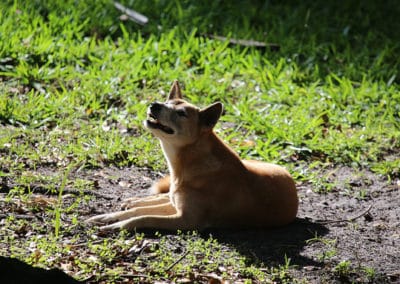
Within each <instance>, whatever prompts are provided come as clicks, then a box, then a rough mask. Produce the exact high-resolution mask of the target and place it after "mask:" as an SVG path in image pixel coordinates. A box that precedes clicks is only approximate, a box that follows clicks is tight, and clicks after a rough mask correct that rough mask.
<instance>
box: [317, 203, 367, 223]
mask: <svg viewBox="0 0 400 284" xmlns="http://www.w3.org/2000/svg"><path fill="white" fill-rule="evenodd" d="M371 209H372V204H371V205H370V206H368V208H367V209H366V210H365V211H363V212H362V213H360V214H358V215H357V216H355V217H352V218H349V219H342V220H326V221H324V220H316V221H317V222H318V223H320V224H332V223H343V222H349V223H350V222H353V221H354V220H357V219H358V218H361V217H362V216H365V215H367V214H368V212H369V211H371Z"/></svg>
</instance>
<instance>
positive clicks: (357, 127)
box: [0, 0, 400, 277]
mask: <svg viewBox="0 0 400 284" xmlns="http://www.w3.org/2000/svg"><path fill="white" fill-rule="evenodd" d="M293 2H294V1H293ZM124 3H125V4H126V5H127V6H129V7H132V8H134V9H137V10H138V11H140V12H142V13H144V14H145V15H147V16H149V19H150V22H149V24H148V25H147V26H144V27H141V26H138V25H136V24H134V23H132V22H130V21H123V20H121V19H120V18H119V16H120V13H119V12H118V11H117V10H116V9H114V7H113V5H112V2H111V1H106V0H102V1H64V2H59V1H39V0H37V1H3V2H2V3H1V4H0V8H1V10H2V13H1V14H0V38H1V40H0V177H4V178H10V179H11V178H12V179H13V180H14V181H15V182H16V183H17V184H19V185H20V186H21V187H25V186H27V187H29V186H30V185H31V184H32V183H35V181H36V180H37V179H40V180H41V183H43V182H44V183H45V184H48V186H49V188H51V187H53V188H54V187H55V186H54V185H58V186H59V185H60V184H61V183H62V182H61V180H62V173H63V172H64V171H65V170H66V169H67V167H68V166H69V165H70V164H72V163H77V164H78V166H77V167H81V168H91V167H106V166H109V165H116V166H128V165H137V166H141V167H142V166H146V167H150V168H152V169H157V170H163V171H164V170H165V169H166V164H165V162H164V160H163V157H162V155H161V151H160V149H159V145H158V143H157V141H155V139H154V138H153V137H151V136H150V135H149V134H148V133H147V132H146V131H145V130H144V129H143V127H142V120H143V119H144V118H145V112H146V108H147V105H148V104H149V103H150V102H153V101H155V100H164V99H165V92H166V91H167V90H168V89H169V85H170V84H171V82H172V81H173V80H174V79H176V78H177V79H179V80H180V82H182V84H183V86H184V92H185V95H186V97H187V98H188V99H189V100H190V101H192V102H193V103H195V104H199V105H201V106H205V105H207V104H210V103H212V102H214V101H216V100H219V101H222V102H223V103H224V105H225V109H226V113H225V115H224V116H223V117H222V119H221V123H220V124H218V125H217V129H216V130H217V131H218V133H219V134H220V135H221V136H222V137H223V138H224V140H226V141H227V142H229V143H230V144H231V145H232V146H233V148H234V149H235V150H236V151H238V152H239V153H240V155H241V156H242V157H243V158H252V159H261V160H267V161H272V162H276V163H279V164H283V165H285V166H286V167H288V168H289V169H290V170H291V172H292V173H293V175H294V176H295V177H296V179H297V180H298V181H306V182H311V183H313V184H315V185H316V190H317V191H329V190H330V187H331V186H332V185H329V184H327V183H326V181H324V179H323V178H320V177H319V176H318V174H315V172H314V174H313V173H310V171H311V170H313V169H321V168H325V167H331V166H332V165H349V166H351V167H355V168H367V169H370V170H372V171H374V172H376V173H379V174H382V175H385V176H387V177H388V179H391V178H398V177H399V174H400V159H399V157H398V154H396V153H398V151H399V150H400V91H399V83H400V77H399V76H400V75H399V71H400V57H399V56H398V55H399V52H400V44H399V42H400V41H399V36H398V35H397V34H396V33H395V32H394V31H396V30H399V28H400V27H399V24H398V21H397V17H398V14H399V12H400V11H399V10H400V8H399V5H397V3H396V1H389V2H388V3H386V4H385V5H383V4H377V3H375V2H374V1H366V2H363V3H364V4H363V5H362V6H360V5H361V4H357V3H358V1H347V2H346V3H339V2H338V3H335V4H332V3H319V2H315V1H305V2H304V3H302V4H301V5H298V4H296V3H291V2H288V3H286V4H282V3H275V1H265V2H261V1H250V4H246V3H247V2H246V3H244V2H243V3H242V2H240V1H237V2H233V3H229V4H226V3H223V2H222V1H206V2H204V1H203V2H202V3H201V4H199V3H197V2H195V1H152V4H149V2H148V1H139V0H138V1H124ZM207 34H216V35H224V36H227V37H232V38H245V39H255V40H259V41H264V42H267V43H276V44H278V45H279V47H280V48H279V50H270V49H268V48H267V49H266V50H257V49H255V48H244V47H240V46H230V45H229V44H228V42H223V41H218V40H212V39H209V38H207V37H206V36H204V35H207ZM231 125H234V127H230V126H231ZM228 126H229V127H228ZM43 166H52V167H55V168H57V169H59V171H60V173H59V175H58V176H57V175H56V176H55V177H54V179H53V180H52V179H51V178H50V177H46V178H41V177H40V176H39V177H38V176H33V177H32V176H31V177H30V176H29V173H30V172H35V170H36V169H38V168H41V167H43ZM307 173H310V174H307ZM44 179H46V180H45V181H43V180H44ZM65 182H69V183H70V184H73V183H74V181H68V180H67V181H65ZM83 183H84V184H86V183H85V181H84V182H83ZM17 189H18V187H17ZM21 192H22V193H21ZM10 194H13V195H15V196H17V197H18V196H23V195H24V194H25V193H24V191H23V190H22V191H21V190H20V191H18V190H14V191H13V192H11V193H10ZM55 212H57V211H55ZM59 213H60V212H58V213H57V214H59ZM58 218H60V217H59V216H58V215H57V216H56V217H55V222H58V221H57V220H58ZM10 226H11V225H10ZM59 226H60V225H57V226H56V228H57V227H58V228H59V229H60V227H59ZM63 230H64V229H61V230H60V231H59V230H58V229H57V230H56V231H55V232H54V237H55V238H56V239H57V237H62V235H63V234H65V232H64V231H63ZM58 249H60V248H59V247H58V248H57V249H56V250H58ZM21 250H23V249H21ZM217 250H218V248H217ZM13 254H15V255H18V256H23V254H22V253H21V252H15V253H13ZM95 254H97V252H95ZM111 258H112V256H111ZM30 262H31V263H38V262H41V260H40V259H39V260H35V261H33V260H32V259H30ZM48 265H50V264H49V263H48ZM80 265H84V264H80ZM85 265H86V264H85ZM240 265H241V264H240ZM240 265H239V266H240ZM206 267H207V266H206ZM182 269H183V268H182ZM110 274H111V272H110ZM254 277H255V276H254ZM263 277H264V276H263Z"/></svg>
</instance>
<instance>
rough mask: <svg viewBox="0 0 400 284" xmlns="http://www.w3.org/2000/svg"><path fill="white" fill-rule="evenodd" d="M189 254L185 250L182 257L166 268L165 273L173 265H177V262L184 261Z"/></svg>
mask: <svg viewBox="0 0 400 284" xmlns="http://www.w3.org/2000/svg"><path fill="white" fill-rule="evenodd" d="M188 253H189V250H186V251H185V252H184V253H182V255H181V256H180V257H179V258H178V259H177V260H176V261H175V262H174V263H172V264H171V265H170V266H168V267H167V269H166V270H165V272H168V271H170V270H171V269H172V268H174V266H175V265H177V264H178V263H179V262H181V261H182V259H184V258H185V257H186V256H187V255H188Z"/></svg>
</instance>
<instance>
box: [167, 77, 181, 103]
mask: <svg viewBox="0 0 400 284" xmlns="http://www.w3.org/2000/svg"><path fill="white" fill-rule="evenodd" d="M173 99H182V93H181V87H180V86H179V82H178V80H175V81H174V82H173V83H172V86H171V90H170V91H169V95H168V100H173Z"/></svg>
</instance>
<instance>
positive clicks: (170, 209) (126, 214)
mask: <svg viewBox="0 0 400 284" xmlns="http://www.w3.org/2000/svg"><path fill="white" fill-rule="evenodd" d="M175 213H176V209H175V207H174V206H173V205H172V204H171V203H170V202H168V203H164V204H158V205H152V206H146V207H137V208H132V209H129V210H125V211H118V212H112V213H106V214H101V215H97V216H94V217H91V218H89V219H88V220H86V222H87V223H92V224H106V223H113V222H119V221H122V220H127V219H130V218H132V217H137V216H144V215H161V216H167V215H173V214H175Z"/></svg>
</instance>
